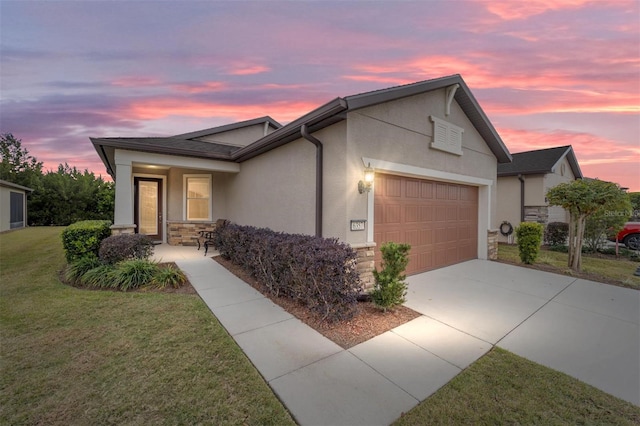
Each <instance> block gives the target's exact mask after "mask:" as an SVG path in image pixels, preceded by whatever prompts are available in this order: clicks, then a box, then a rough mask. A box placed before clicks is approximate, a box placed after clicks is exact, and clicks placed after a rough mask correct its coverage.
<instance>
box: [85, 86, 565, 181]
mask: <svg viewBox="0 0 640 426" xmlns="http://www.w3.org/2000/svg"><path fill="white" fill-rule="evenodd" d="M453 85H458V89H457V90H456V91H455V96H454V99H455V100H456V102H457V103H458V104H459V105H460V107H461V109H462V110H463V112H464V113H465V114H466V115H467V117H468V118H469V120H470V121H471V123H472V125H473V126H474V127H475V129H476V130H477V131H478V133H479V134H480V135H481V136H482V138H483V139H484V141H485V142H486V143H487V146H488V147H489V149H490V150H491V152H492V153H493V154H494V155H495V157H496V159H497V160H498V163H508V162H510V161H511V154H510V153H509V150H508V149H507V147H506V146H505V144H504V142H503V141H502V139H501V138H500V136H499V135H498V132H497V131H496V130H495V128H494V127H493V125H492V124H491V122H490V121H489V119H488V117H487V116H486V114H485V113H484V111H483V110H482V108H481V107H480V105H479V104H478V102H477V101H476V99H475V97H474V96H473V94H472V93H471V90H470V89H469V87H468V86H467V85H466V83H465V82H464V80H463V79H462V77H461V76H460V75H459V74H456V75H452V76H449V77H442V78H436V79H432V80H426V81H421V82H418V83H412V84H407V85H403V86H397V87H391V88H386V89H381V90H375V91H371V92H366V93H360V94H356V95H351V96H346V97H344V98H335V99H333V100H332V101H330V102H327V103H326V104H324V105H321V106H320V107H318V108H316V109H314V110H312V111H311V112H309V113H307V114H305V115H303V116H302V117H300V118H298V119H296V120H294V121H292V122H290V123H288V124H287V125H285V126H282V125H280V123H278V122H277V121H275V120H273V119H272V118H271V117H268V116H265V117H260V118H256V119H253V120H247V121H242V122H238V123H232V124H228V125H224V126H218V127H213V128H210V129H204V130H199V131H196V132H189V133H182V134H179V135H175V136H171V137H168V138H91V141H92V143H93V144H94V147H95V148H96V151H97V152H98V154H99V155H100V157H101V158H102V160H103V162H104V163H105V165H106V166H107V170H108V171H109V173H110V174H112V170H113V169H112V167H111V164H110V163H111V161H110V160H112V159H110V158H109V157H110V155H109V154H108V153H107V152H106V151H105V147H109V148H111V149H114V148H120V149H131V150H141V151H146V152H158V153H163V154H170V155H186V156H193V157H200V158H214V159H219V160H227V161H236V162H242V161H245V160H248V159H250V158H253V157H255V156H258V155H260V154H263V153H265V152H267V151H270V150H272V149H275V148H277V147H279V146H281V145H284V144H286V143H289V142H291V141H293V140H296V139H299V138H300V137H301V134H302V129H303V128H305V129H306V130H307V131H308V132H310V133H313V132H315V131H318V130H320V129H322V128H325V127H328V126H330V125H332V124H335V123H337V122H340V121H342V120H345V119H346V117H347V112H349V111H354V110H358V109H360V108H365V107H368V106H372V105H376V104H379V103H383V102H389V101H393V100H396V99H401V98H404V97H408V96H413V95H417V94H421V93H427V92H431V91H434V90H439V89H442V88H447V87H450V86H453ZM257 124H264V125H265V130H267V129H268V128H269V129H270V128H273V129H275V130H274V131H272V132H271V133H268V132H265V133H268V134H266V135H265V136H263V137H262V138H260V139H258V140H256V141H253V142H252V143H250V144H249V145H247V146H244V147H238V146H232V145H229V144H226V143H216V141H204V140H202V139H203V138H205V137H210V136H212V135H216V134H221V133H224V132H229V131H232V130H237V129H242V128H246V127H249V126H255V125H257ZM210 139H213V138H210ZM576 164H577V163H576Z"/></svg>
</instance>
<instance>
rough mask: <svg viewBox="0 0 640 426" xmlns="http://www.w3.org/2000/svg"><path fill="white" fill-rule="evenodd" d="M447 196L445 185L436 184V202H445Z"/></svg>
mask: <svg viewBox="0 0 640 426" xmlns="http://www.w3.org/2000/svg"><path fill="white" fill-rule="evenodd" d="M448 195H449V191H448V188H447V184H445V183H437V184H436V199H438V200H446V199H447V197H448Z"/></svg>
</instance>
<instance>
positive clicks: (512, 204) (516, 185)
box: [497, 176, 521, 242]
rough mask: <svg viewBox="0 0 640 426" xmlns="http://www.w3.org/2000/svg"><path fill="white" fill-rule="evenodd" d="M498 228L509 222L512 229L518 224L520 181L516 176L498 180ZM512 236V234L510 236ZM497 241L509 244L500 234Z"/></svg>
mask: <svg viewBox="0 0 640 426" xmlns="http://www.w3.org/2000/svg"><path fill="white" fill-rule="evenodd" d="M497 219H498V227H499V226H500V224H502V222H505V221H506V222H509V223H510V224H511V226H513V227H514V228H515V227H516V226H518V225H519V224H520V219H521V211H520V180H519V179H518V177H517V176H505V177H500V178H498V210H497ZM512 235H513V234H512ZM498 241H500V242H511V241H513V237H512V238H511V239H509V238H508V237H505V236H504V235H502V234H498Z"/></svg>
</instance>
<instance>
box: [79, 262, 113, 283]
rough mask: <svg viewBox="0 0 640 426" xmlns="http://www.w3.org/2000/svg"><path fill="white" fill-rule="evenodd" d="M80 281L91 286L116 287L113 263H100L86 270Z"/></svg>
mask: <svg viewBox="0 0 640 426" xmlns="http://www.w3.org/2000/svg"><path fill="white" fill-rule="evenodd" d="M80 282H81V283H82V285H84V286H86V287H89V288H115V287H116V281H115V269H114V268H113V266H112V265H105V264H100V265H99V266H96V267H95V268H92V269H89V270H88V271H86V272H85V273H84V274H83V275H82V278H81V279H80Z"/></svg>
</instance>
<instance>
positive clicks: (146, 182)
mask: <svg viewBox="0 0 640 426" xmlns="http://www.w3.org/2000/svg"><path fill="white" fill-rule="evenodd" d="M113 160H114V166H115V170H114V172H115V174H116V175H117V179H116V188H115V189H116V195H115V214H114V224H113V226H112V231H113V233H114V234H121V233H141V234H145V235H148V236H150V237H151V238H152V239H153V240H154V241H157V242H161V243H166V244H169V245H177V246H196V245H197V237H198V233H199V231H203V230H212V229H214V227H215V223H216V221H217V220H218V219H220V218H225V217H226V211H227V186H228V184H227V182H228V180H229V179H230V178H231V177H232V176H233V175H235V174H236V173H238V172H239V171H240V165H239V164H238V163H236V162H232V161H222V160H213V159H203V158H193V157H185V156H176V155H165V154H158V153H147V152H137V151H129V150H123V149H115V150H114V152H113ZM193 250H194V251H195V249H193Z"/></svg>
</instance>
